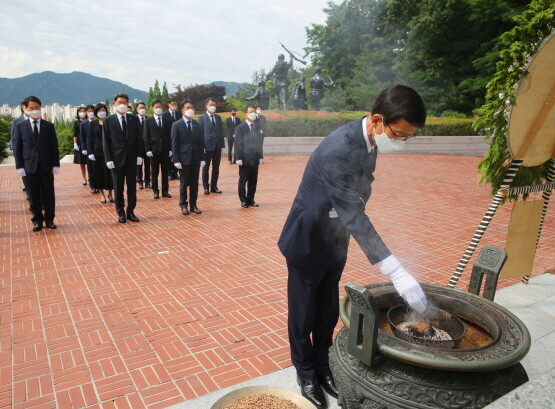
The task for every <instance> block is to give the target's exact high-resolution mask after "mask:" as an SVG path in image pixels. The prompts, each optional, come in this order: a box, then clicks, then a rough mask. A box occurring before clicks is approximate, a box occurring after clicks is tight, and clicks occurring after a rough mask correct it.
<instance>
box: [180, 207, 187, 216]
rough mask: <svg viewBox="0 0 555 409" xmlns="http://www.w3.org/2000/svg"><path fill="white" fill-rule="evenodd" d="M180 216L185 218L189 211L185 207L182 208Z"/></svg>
mask: <svg viewBox="0 0 555 409" xmlns="http://www.w3.org/2000/svg"><path fill="white" fill-rule="evenodd" d="M181 214H184V215H185V216H187V215H188V214H189V209H187V208H186V207H182V208H181Z"/></svg>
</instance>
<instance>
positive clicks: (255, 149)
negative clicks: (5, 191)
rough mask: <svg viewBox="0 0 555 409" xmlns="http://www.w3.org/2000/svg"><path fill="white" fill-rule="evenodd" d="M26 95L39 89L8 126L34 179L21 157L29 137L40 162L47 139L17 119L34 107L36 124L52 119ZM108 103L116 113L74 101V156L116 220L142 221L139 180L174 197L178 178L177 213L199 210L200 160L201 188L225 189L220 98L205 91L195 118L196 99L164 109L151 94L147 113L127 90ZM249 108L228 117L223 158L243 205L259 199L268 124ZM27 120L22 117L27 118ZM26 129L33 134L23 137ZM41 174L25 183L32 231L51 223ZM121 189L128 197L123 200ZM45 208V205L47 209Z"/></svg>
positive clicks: (174, 102)
mask: <svg viewBox="0 0 555 409" xmlns="http://www.w3.org/2000/svg"><path fill="white" fill-rule="evenodd" d="M29 99H32V100H33V101H34V100H35V99H36V100H38V98H36V97H29V98H27V99H26V100H24V101H23V102H22V111H23V115H22V117H20V118H18V119H17V120H14V129H13V132H15V134H16V135H17V138H14V146H15V148H14V154H15V153H19V154H20V155H19V159H20V160H19V162H18V161H17V160H18V156H17V155H16V162H17V163H16V167H17V169H18V172H19V173H20V174H21V175H22V177H23V178H24V181H25V180H31V179H33V177H32V176H28V174H34V173H32V172H30V171H29V170H27V172H26V171H25V170H26V169H25V168H26V167H27V166H26V164H25V163H24V162H26V161H28V157H29V155H30V153H29V152H28V149H29V148H30V144H29V143H28V142H29V141H30V142H33V143H34V146H33V149H35V150H36V151H37V152H38V153H37V154H33V155H31V156H32V157H33V158H34V157H35V156H37V155H38V156H39V160H38V163H39V164H40V165H41V166H42V165H44V164H45V161H44V160H42V159H41V158H40V157H41V154H45V153H44V152H42V151H43V150H44V147H42V144H41V143H39V142H43V138H42V134H41V137H40V138H37V140H36V141H34V140H33V139H32V138H34V134H35V133H36V131H35V130H34V128H31V127H30V126H25V127H23V126H22V127H21V130H20V131H19V132H18V131H17V130H18V128H17V126H18V122H20V121H22V119H21V118H25V119H27V118H32V117H31V116H30V112H31V111H33V115H35V116H36V115H37V113H38V119H37V122H38V123H39V125H38V126H39V128H40V127H44V128H45V129H49V130H50V125H51V123H50V122H48V121H46V120H44V119H40V101H39V102H38V109H37V107H36V106H34V105H33V104H36V102H32V105H33V106H32V107H31V110H29V109H28V107H27V106H26V105H25V103H26V102H27V100H29ZM113 104H114V108H115V111H116V112H115V114H113V115H108V112H109V109H108V107H107V106H106V105H105V104H103V103H98V104H96V105H88V106H86V107H79V108H78V110H77V120H76V121H75V122H74V126H73V130H74V132H73V133H74V137H73V138H74V139H73V142H74V146H73V147H74V150H75V154H74V163H76V164H79V165H80V167H81V175H82V177H83V185H87V184H88V185H89V186H90V189H91V193H93V194H98V193H100V194H101V196H102V200H101V201H100V202H101V203H102V204H107V203H114V204H115V208H116V212H117V215H118V221H119V222H120V223H125V222H127V221H133V222H138V221H139V218H138V217H137V216H136V215H135V212H134V211H135V207H136V204H137V192H136V189H137V185H138V187H139V189H144V188H151V189H152V192H153V198H154V199H160V196H162V197H165V198H171V197H172V196H171V194H170V192H169V180H171V179H176V178H179V179H180V185H179V206H180V209H181V213H182V214H184V215H189V214H190V213H194V214H201V213H202V211H201V210H200V209H199V208H198V206H197V199H198V184H199V182H198V180H199V176H200V169H201V168H202V184H203V187H204V194H207V195H208V194H211V193H218V194H221V193H222V191H221V190H220V189H219V188H218V178H219V168H220V162H221V155H222V151H223V150H224V149H225V141H224V127H223V123H222V119H221V117H220V116H219V115H218V114H216V113H215V112H216V108H217V101H216V100H215V99H214V98H208V99H207V100H206V104H205V109H206V112H204V113H203V114H201V115H199V116H198V119H194V118H193V117H194V115H195V107H194V105H193V103H192V101H190V100H183V101H181V102H180V103H178V101H177V100H175V99H171V100H170V101H169V103H168V109H167V110H166V111H164V110H163V104H162V102H161V101H159V100H157V101H153V102H152V104H151V106H150V108H151V109H152V112H153V115H152V116H147V115H146V112H147V106H146V104H145V103H144V102H139V103H138V104H137V106H136V109H137V115H133V114H132V113H131V112H130V111H131V107H130V106H129V98H128V96H127V95H126V94H117V95H116V96H115V97H114V101H113ZM35 111H36V112H35ZM246 116H247V118H246V121H245V122H243V123H242V122H241V120H240V119H239V117H238V116H237V112H236V110H232V111H231V117H230V118H228V119H227V122H226V127H227V139H228V159H229V163H230V164H235V163H236V164H238V165H239V183H238V194H239V199H240V203H241V207H243V208H248V207H249V206H252V207H258V204H257V203H256V202H255V201H254V195H255V192H256V185H257V180H258V166H259V165H260V164H262V163H263V138H264V132H265V130H266V120H265V118H264V117H263V116H262V115H261V114H260V111H259V113H258V114H257V113H256V107H254V106H249V107H248V108H247V111H246ZM27 122H28V123H27V125H29V124H30V123H31V122H30V121H27ZM43 124H50V125H44V126H43ZM27 128H29V129H27ZM23 131H25V132H23ZM13 132H12V133H13ZM27 134H29V135H30V136H29V135H27ZM24 136H29V138H31V139H29V141H27V139H26V138H24ZM50 136H51V139H52V141H55V142H56V143H55V144H54V142H52V146H53V145H56V150H55V152H54V148H51V152H50V151H48V152H47V153H48V155H49V160H48V165H49V166H50V162H52V164H53V165H57V166H55V167H54V166H50V167H52V168H54V169H55V170H50V171H49V172H50V174H52V175H53V174H55V173H54V172H59V155H58V148H57V138H56V132H55V130H54V128H53V127H52V132H51V135H50ZM18 142H19V144H18ZM233 147H235V153H234V154H232V151H233ZM18 148H19V150H18ZM23 150H25V152H23ZM39 151H40V152H39ZM31 153H33V152H31ZM54 156H56V158H55V159H54ZM33 169H34V168H33ZM41 169H42V168H41ZM35 173H36V172H35ZM87 176H88V177H87ZM46 179H48V183H47V184H48V186H46V184H45V183H46V182H45V183H43V184H40V183H39V185H40V186H39V189H38V190H37V189H36V188H33V189H30V192H29V194H28V198H29V201H30V203H31V210H32V212H33V219H32V222H33V225H34V227H33V230H35V231H37V230H40V229H42V223H43V222H46V226H47V227H49V226H50V227H51V228H56V226H55V225H54V223H53V220H54V179H53V177H50V176H48V177H47V178H46ZM33 180H34V179H33ZM41 180H42V179H41ZM33 187H34V185H33ZM41 190H42V191H44V192H47V193H48V199H46V200H45V199H43V201H45V202H51V205H47V206H45V204H47V203H45V204H42V205H41V194H42V195H43V196H44V192H43V193H41V192H40V191H41ZM125 190H126V193H127V204H126V203H125V201H124V191H125ZM36 192H38V196H37V199H34V196H33V194H35V193H36ZM33 203H35V204H36V206H34V205H33ZM48 204H49V203H48ZM42 208H44V210H45V214H44V215H42ZM39 212H40V213H41V214H39ZM35 213H37V214H36V215H35Z"/></svg>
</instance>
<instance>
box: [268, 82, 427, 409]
mask: <svg viewBox="0 0 555 409" xmlns="http://www.w3.org/2000/svg"><path fill="white" fill-rule="evenodd" d="M425 121H426V109H425V107H424V103H423V101H422V98H420V96H419V95H418V94H417V93H416V91H414V90H413V89H412V88H409V87H406V86H402V85H394V86H391V87H389V88H388V89H386V90H384V91H383V92H382V93H381V94H380V95H379V96H378V98H377V99H376V101H375V103H374V106H373V107H372V112H371V115H369V116H367V117H364V118H361V119H359V120H356V121H353V122H350V123H348V124H345V125H343V126H341V127H340V128H338V129H336V130H335V131H334V132H332V133H331V134H330V135H328V136H327V137H326V138H325V139H324V140H323V141H322V142H321V143H320V145H318V147H317V148H316V149H315V150H314V152H313V153H312V155H311V156H310V159H309V160H308V163H307V165H306V169H305V172H304V175H303V178H302V181H301V184H300V186H299V190H298V192H297V196H296V197H295V200H294V202H293V206H292V208H291V212H290V213H289V216H288V218H287V220H286V222H285V226H284V227H283V231H282V233H281V236H280V238H279V242H278V245H279V248H280V250H281V252H282V254H283V255H284V256H285V258H286V261H287V269H288V271H289V278H288V286H287V288H288V294H287V298H288V308H289V317H288V329H289V342H290V346H291V360H292V362H293V365H294V366H295V368H296V370H297V376H298V383H299V385H300V386H301V392H302V394H303V396H305V397H307V398H308V399H309V400H310V401H312V403H314V404H315V405H316V406H317V407H319V408H325V407H326V406H327V402H326V399H325V396H324V393H323V391H322V387H323V388H324V389H325V390H326V391H327V392H328V393H329V394H330V395H332V396H335V397H337V389H336V387H335V382H334V380H333V377H332V374H331V371H330V368H329V361H328V349H329V347H330V346H331V345H332V335H333V330H334V327H335V325H336V324H337V319H338V316H339V289H338V284H339V280H340V278H341V274H342V272H343V268H344V266H345V262H346V260H347V248H348V244H349V239H350V236H353V237H354V238H355V240H356V241H357V243H358V244H359V246H360V247H361V249H362V250H363V252H364V253H365V255H366V256H367V258H368V260H369V261H370V263H372V264H375V265H376V266H377V267H379V268H380V270H381V272H382V273H384V274H385V275H387V276H388V277H389V278H390V279H391V280H392V281H393V284H394V286H395V288H396V289H397V291H398V292H399V294H400V295H401V296H402V297H403V298H404V299H405V300H406V301H407V302H408V304H409V305H410V306H411V308H413V309H415V310H418V311H423V310H424V309H425V308H426V297H425V295H424V293H423V291H422V289H421V287H420V285H419V284H418V283H417V282H416V280H415V279H414V278H413V277H412V276H411V275H410V274H409V273H408V272H407V271H406V270H405V269H404V268H403V266H402V265H401V263H400V262H399V261H398V260H397V259H396V258H395V257H394V256H393V255H392V254H391V252H390V251H389V249H388V248H387V246H386V245H385V244H384V242H383V241H382V239H381V238H380V236H379V234H378V233H377V232H376V230H375V229H374V226H373V225H372V223H371V222H370V219H369V218H368V216H366V214H365V206H366V202H367V201H368V199H369V198H370V195H371V191H372V190H371V184H372V181H373V179H374V177H373V175H372V173H373V172H374V169H375V166H376V158H377V152H378V151H379V152H381V153H384V152H388V151H395V150H398V149H401V148H402V146H403V144H404V141H405V140H407V139H408V138H410V137H412V136H413V135H414V132H415V131H416V129H417V128H420V127H422V126H424V123H425ZM376 148H377V149H376ZM391 211H395V206H392V207H391ZM311 334H312V337H311Z"/></svg>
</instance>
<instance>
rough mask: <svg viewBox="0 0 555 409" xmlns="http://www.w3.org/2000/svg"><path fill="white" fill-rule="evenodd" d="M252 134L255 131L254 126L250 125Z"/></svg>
mask: <svg viewBox="0 0 555 409" xmlns="http://www.w3.org/2000/svg"><path fill="white" fill-rule="evenodd" d="M249 127H250V130H251V132H252V131H254V124H249Z"/></svg>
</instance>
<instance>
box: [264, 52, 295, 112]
mask: <svg viewBox="0 0 555 409" xmlns="http://www.w3.org/2000/svg"><path fill="white" fill-rule="evenodd" d="M292 66H293V57H292V56H291V55H290V56H289V62H285V56H284V55H283V54H280V55H278V60H277V62H276V65H274V68H272V71H270V72H269V73H268V75H266V79H267V80H268V79H270V77H271V76H272V75H274V74H275V76H276V81H275V86H274V92H275V93H276V102H277V107H278V109H283V110H286V109H287V94H288V91H289V79H288V78H287V74H288V72H289V68H291V67H292Z"/></svg>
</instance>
